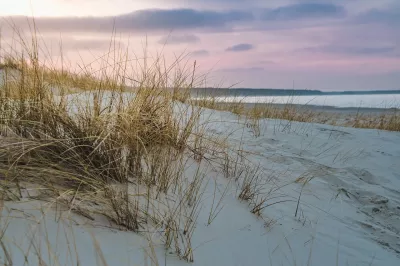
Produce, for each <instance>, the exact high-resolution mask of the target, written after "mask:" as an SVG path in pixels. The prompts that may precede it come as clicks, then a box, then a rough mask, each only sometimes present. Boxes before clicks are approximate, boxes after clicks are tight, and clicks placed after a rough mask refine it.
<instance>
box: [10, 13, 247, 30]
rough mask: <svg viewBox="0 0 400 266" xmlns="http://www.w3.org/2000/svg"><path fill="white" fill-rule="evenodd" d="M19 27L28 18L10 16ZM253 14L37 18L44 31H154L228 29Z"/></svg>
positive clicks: (153, 14) (40, 28) (39, 26)
mask: <svg viewBox="0 0 400 266" xmlns="http://www.w3.org/2000/svg"><path fill="white" fill-rule="evenodd" d="M6 19H9V20H12V21H13V22H14V23H15V24H16V25H17V26H21V25H22V26H24V27H26V26H27V25H26V24H27V23H26V22H27V18H26V17H22V16H14V17H8V18H6ZM253 19H254V18H253V15H252V13H250V12H243V11H227V12H217V11H198V10H194V9H169V10H167V9H147V10H140V11H135V12H132V13H129V14H123V15H118V16H115V17H111V16H110V17H60V18H57V17H37V18H35V23H36V25H37V27H38V28H39V30H40V31H42V32H90V31H92V32H109V31H110V30H112V28H113V26H115V28H116V29H117V31H123V32H124V31H129V32H151V31H165V30H180V29H200V28H224V27H229V26H230V24H232V23H235V22H246V21H252V20H253Z"/></svg>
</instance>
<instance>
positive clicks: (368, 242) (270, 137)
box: [0, 111, 400, 266]
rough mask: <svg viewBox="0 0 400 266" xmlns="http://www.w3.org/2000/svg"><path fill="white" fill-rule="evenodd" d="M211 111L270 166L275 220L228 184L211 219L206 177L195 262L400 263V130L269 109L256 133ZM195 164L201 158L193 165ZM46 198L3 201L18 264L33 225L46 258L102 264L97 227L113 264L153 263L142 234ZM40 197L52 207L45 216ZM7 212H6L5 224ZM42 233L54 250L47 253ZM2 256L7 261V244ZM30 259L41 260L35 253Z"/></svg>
mask: <svg viewBox="0 0 400 266" xmlns="http://www.w3.org/2000/svg"><path fill="white" fill-rule="evenodd" d="M209 118H211V120H213V121H215V123H209V130H208V132H209V133H213V134H216V135H219V134H221V135H223V134H227V133H229V132H232V134H231V135H230V137H229V140H230V142H231V143H232V144H233V143H238V141H239V140H240V139H243V149H244V150H247V151H250V152H252V153H251V154H249V155H248V157H249V158H250V159H251V160H252V161H253V162H255V163H260V165H261V166H262V169H263V171H264V172H265V173H266V174H267V175H266V177H268V179H269V180H268V185H267V186H266V189H265V193H267V192H268V191H270V189H274V192H272V193H269V196H268V201H267V203H268V204H270V205H271V206H268V207H266V208H265V209H264V210H263V217H264V219H265V220H267V221H271V222H270V224H268V225H267V226H266V225H265V222H264V221H263V220H262V219H260V218H257V217H256V216H255V215H253V214H251V213H250V209H249V207H248V205H247V204H246V203H245V202H240V201H239V200H238V199H237V198H236V194H235V190H234V189H233V188H232V190H230V192H229V193H228V195H226V197H225V198H224V199H223V206H224V207H223V209H222V211H221V212H220V213H219V215H218V216H217V218H216V219H215V220H214V222H213V223H212V224H211V225H209V226H207V219H208V215H209V211H210V206H211V204H212V198H213V197H212V195H213V191H214V182H209V185H208V188H207V190H206V194H205V199H204V201H203V202H202V209H201V212H200V215H199V218H198V223H197V228H196V231H195V233H194V236H193V240H192V246H193V247H194V263H192V264H191V265H196V266H197V265H199V266H200V265H202V266H210V265H221V266H232V265H233V266H240V265H243V266H244V265H317V266H318V265H399V264H400V254H399V253H400V133H398V132H385V131H377V130H366V129H354V128H341V127H333V126H327V125H319V124H308V123H297V122H288V121H280V120H267V119H266V120H262V122H261V136H259V137H257V138H256V137H254V136H253V134H252V132H251V130H250V129H248V128H246V127H245V128H244V131H243V130H242V129H243V126H242V125H240V124H238V123H237V121H238V119H237V117H236V116H235V115H233V114H230V113H225V112H215V111H207V112H205V114H204V117H203V119H209ZM243 132H244V133H243ZM242 133H243V136H242ZM194 169H195V165H193V167H192V168H190V169H188V170H187V171H188V174H189V175H190V174H191V171H193V170H194ZM215 175H216V174H212V173H210V175H209V178H212V177H213V176H215ZM302 175H303V176H308V177H312V180H311V181H310V182H309V183H308V184H306V185H305V186H304V187H303V186H302V184H301V183H294V182H293V181H294V180H296V179H297V178H299V177H301V176H302ZM216 180H217V186H218V187H219V188H220V189H221V191H222V190H223V188H224V187H225V186H226V184H227V180H226V179H225V178H223V177H222V175H221V174H219V175H217V176H216ZM301 190H302V194H301V198H300V204H299V210H298V214H297V217H295V216H294V215H295V210H296V206H297V201H298V198H299V195H300V192H301ZM277 202H281V203H277ZM274 203H276V204H274ZM43 204H45V203H41V202H38V201H26V202H22V203H11V202H7V203H6V204H5V208H4V210H3V217H5V216H9V218H8V222H9V223H8V228H7V230H6V234H5V236H4V238H3V241H4V242H5V243H8V245H9V247H10V249H11V251H12V255H13V258H14V265H23V262H24V257H23V256H22V253H21V251H20V250H19V249H18V248H16V246H19V247H21V248H22V250H25V251H26V250H28V247H29V242H30V240H29V239H30V238H29V237H27V236H26V234H27V233H28V235H29V234H31V235H32V234H33V235H35V236H37V237H38V238H39V239H40V238H41V239H42V242H41V243H42V245H43V246H42V250H41V251H40V252H42V253H43V255H44V256H43V259H44V260H46V262H47V263H48V265H77V263H76V257H77V256H76V254H78V257H79V260H80V264H79V265H103V264H101V261H98V260H96V256H95V252H94V245H93V241H92V237H91V233H92V234H93V235H94V236H95V237H96V239H97V241H98V243H99V246H100V247H101V249H102V250H103V253H104V257H105V260H106V261H107V262H108V264H109V265H151V262H150V260H149V259H148V261H147V263H148V264H146V263H145V261H144V260H145V257H146V256H145V255H144V254H145V253H144V251H143V250H144V248H146V245H147V244H146V243H147V241H146V240H145V239H144V237H143V236H140V235H138V234H135V233H131V232H123V231H118V230H115V229H110V228H109V227H108V222H106V221H104V220H101V219H99V220H96V221H95V222H92V221H90V220H89V219H86V218H83V217H79V216H78V215H76V214H73V213H68V212H65V213H64V216H65V217H68V218H62V219H60V220H61V221H64V222H63V223H60V222H57V220H58V219H57V215H55V214H56V212H55V211H54V210H53V209H52V208H51V206H50V205H49V204H48V203H47V204H45V205H43ZM39 205H42V206H46V207H49V208H48V209H47V211H46V215H44V217H42V214H41V213H40V212H39V211H38V210H37V209H39ZM37 221H39V223H38V222H37ZM5 222H6V219H5V218H3V219H2V224H3V226H4V224H5ZM44 228H46V230H44ZM39 229H40V230H39ZM35 230H37V231H35ZM45 232H47V233H45ZM65 232H67V233H65ZM72 232H74V234H72ZM66 236H68V241H67V240H66ZM154 238H155V239H156V234H154ZM46 239H47V240H48V241H49V243H51V245H50V246H51V247H52V249H53V251H52V252H50V254H53V255H54V256H56V257H57V258H55V257H54V256H50V257H49V256H48V250H47V247H46V241H47V240H46ZM13 241H14V242H15V243H16V245H14V244H12V242H13ZM73 242H74V243H76V247H75V246H74V245H73V244H72V243H73ZM156 244H157V243H156ZM30 252H31V255H30V258H31V259H32V258H34V257H35V255H34V252H35V250H34V249H33V248H32V247H31V249H30ZM156 252H157V255H158V256H157V258H158V261H159V265H190V264H187V263H186V262H184V261H181V260H179V259H178V258H177V257H176V256H175V255H174V254H169V253H167V254H166V255H165V250H164V249H163V246H162V245H156ZM0 256H1V260H2V261H4V254H3V252H2V251H0ZM56 260H58V262H59V264H56V263H55V261H56ZM28 265H39V264H38V262H37V260H36V261H31V260H30V263H29V264H28Z"/></svg>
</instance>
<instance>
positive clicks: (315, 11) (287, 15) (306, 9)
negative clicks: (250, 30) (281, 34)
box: [261, 3, 346, 21]
mask: <svg viewBox="0 0 400 266" xmlns="http://www.w3.org/2000/svg"><path fill="white" fill-rule="evenodd" d="M345 15H346V11H345V9H344V8H343V7H342V6H338V5H334V4H329V3H326V4H321V3H304V4H293V5H288V6H282V7H278V8H273V9H266V10H264V11H263V12H262V15H261V19H262V20H268V21H271V20H298V19H309V18H332V17H333V18H337V17H339V18H342V17H344V16H345Z"/></svg>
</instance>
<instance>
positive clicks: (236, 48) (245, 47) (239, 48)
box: [225, 43, 254, 52]
mask: <svg viewBox="0 0 400 266" xmlns="http://www.w3.org/2000/svg"><path fill="white" fill-rule="evenodd" d="M252 49H254V46H253V45H252V44H249V43H240V44H236V45H233V46H231V47H228V48H226V49H225V51H226V52H245V51H249V50H252Z"/></svg>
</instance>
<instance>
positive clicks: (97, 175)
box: [0, 33, 204, 261]
mask: <svg viewBox="0 0 400 266" xmlns="http://www.w3.org/2000/svg"><path fill="white" fill-rule="evenodd" d="M15 36H17V37H16V38H19V39H18V43H20V44H22V45H21V51H20V53H17V52H16V51H12V52H10V51H4V50H2V51H1V58H2V65H1V70H0V71H2V75H1V79H2V80H1V82H0V138H1V143H0V177H1V189H2V194H3V195H6V194H7V195H8V196H7V198H8V199H11V198H12V199H13V200H20V199H23V198H24V197H26V189H27V188H28V187H31V186H35V187H38V186H39V187H40V189H39V190H38V193H36V194H35V195H34V196H32V197H34V198H35V199H41V200H51V201H54V202H56V203H57V204H62V205H66V206H67V207H68V208H69V209H70V210H72V211H75V212H77V213H79V214H82V215H83V216H85V217H87V218H89V219H95V217H96V215H98V214H100V215H103V216H106V217H108V218H109V219H110V220H111V221H112V222H114V223H115V224H116V225H117V226H120V227H122V228H125V229H128V230H132V231H135V232H142V231H146V230H151V229H154V230H159V231H160V232H161V233H160V235H161V240H162V241H163V242H164V243H165V245H166V248H174V249H175V252H176V253H177V255H178V256H179V257H180V258H182V259H186V260H188V261H193V254H192V253H193V251H192V247H191V237H192V235H193V232H194V228H195V224H196V218H197V214H198V211H199V202H200V201H201V192H202V186H203V180H204V175H203V174H202V172H201V171H200V170H199V171H198V174H196V175H193V176H187V174H186V173H185V171H184V170H185V169H186V168H187V167H188V165H189V164H190V163H191V160H192V158H193V157H194V156H193V151H195V150H203V147H202V143H203V141H202V140H201V138H202V136H203V134H204V130H203V129H202V126H201V125H200V124H199V118H200V114H201V112H202V109H201V108H199V107H197V106H192V105H188V104H185V103H184V102H185V101H187V98H188V95H189V93H188V91H189V90H190V88H191V87H193V86H195V82H196V79H195V76H194V74H195V73H194V70H195V65H194V66H193V68H190V69H187V70H184V69H181V68H180V60H183V59H181V58H178V59H177V61H175V62H173V63H172V64H170V65H167V64H166V62H164V61H163V60H162V59H161V58H158V59H156V60H154V62H153V63H152V64H149V65H148V67H147V68H141V69H139V70H138V72H137V73H132V72H129V74H128V70H127V69H128V68H131V66H130V65H129V63H128V62H131V61H132V60H130V58H129V55H128V54H127V53H125V52H120V53H117V54H118V55H117V57H116V58H115V57H114V58H111V57H110V56H108V57H101V58H97V59H98V60H100V61H101V60H104V62H102V65H103V66H104V68H101V71H94V70H93V69H91V68H90V66H88V67H83V68H82V69H81V70H80V71H78V72H73V70H71V69H68V70H67V69H64V68H61V69H60V68H57V67H54V66H52V65H51V64H49V63H48V62H46V61H45V60H41V59H40V58H42V57H41V55H40V49H39V48H38V44H37V43H38V41H37V40H36V39H35V38H33V39H32V43H30V42H26V39H24V37H23V36H22V35H21V34H18V33H17V34H16V35H15ZM114 54H115V53H114ZM107 60H108V61H107ZM132 81H134V82H132ZM71 92H75V93H71ZM193 136H195V138H194V137H193ZM193 139H196V143H197V144H196V145H197V146H196V147H195V148H194V149H193V148H192V147H191V145H192V143H193ZM196 156H197V158H196V159H199V158H198V156H201V153H200V155H199V154H196ZM200 159H201V158H200ZM10 195H11V196H12V197H11V196H10ZM94 206H95V207H94Z"/></svg>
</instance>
